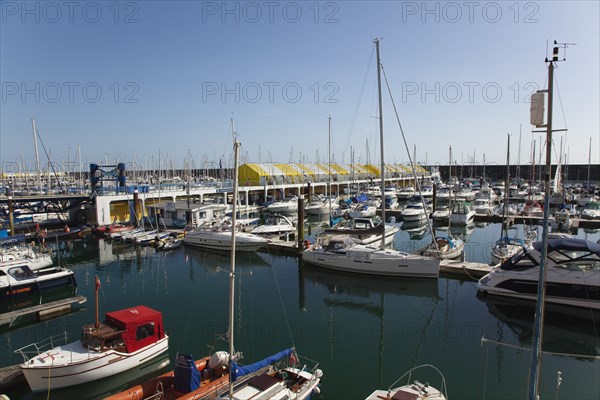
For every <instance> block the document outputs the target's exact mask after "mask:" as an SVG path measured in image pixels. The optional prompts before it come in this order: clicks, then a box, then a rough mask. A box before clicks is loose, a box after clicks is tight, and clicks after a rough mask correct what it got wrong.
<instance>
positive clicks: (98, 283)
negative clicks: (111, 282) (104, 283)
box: [96, 275, 101, 290]
mask: <svg viewBox="0 0 600 400" xmlns="http://www.w3.org/2000/svg"><path fill="white" fill-rule="evenodd" d="M100 286H101V285H100V279H98V275H96V290H98V289H100Z"/></svg>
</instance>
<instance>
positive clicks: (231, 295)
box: [227, 134, 240, 399]
mask: <svg viewBox="0 0 600 400" xmlns="http://www.w3.org/2000/svg"><path fill="white" fill-rule="evenodd" d="M239 149H240V142H238V141H237V140H236V138H235V134H234V136H233V204H232V209H231V265H230V268H229V332H228V335H227V336H228V338H229V366H230V368H231V363H232V362H233V359H234V354H235V349H234V346H233V324H234V322H235V320H234V306H235V231H236V227H235V226H236V223H237V221H236V214H237V197H238V196H237V193H238V154H239V151H240V150H239ZM230 374H231V372H230ZM229 399H233V381H232V380H231V379H229Z"/></svg>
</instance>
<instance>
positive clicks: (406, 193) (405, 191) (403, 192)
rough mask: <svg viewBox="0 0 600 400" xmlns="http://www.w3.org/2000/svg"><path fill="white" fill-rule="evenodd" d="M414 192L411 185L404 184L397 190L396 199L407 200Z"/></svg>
mask: <svg viewBox="0 0 600 400" xmlns="http://www.w3.org/2000/svg"><path fill="white" fill-rule="evenodd" d="M414 194H415V188H414V187H412V186H405V187H403V188H401V189H400V190H398V199H399V200H404V201H406V200H408V199H410V198H411V197H412V196H414Z"/></svg>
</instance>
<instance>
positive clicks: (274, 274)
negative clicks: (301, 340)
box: [271, 268, 296, 348]
mask: <svg viewBox="0 0 600 400" xmlns="http://www.w3.org/2000/svg"><path fill="white" fill-rule="evenodd" d="M271 270H272V271H273V276H274V277H275V286H277V293H278V294H279V301H280V302H281V308H282V309H283V317H284V318H285V325H286V327H287V330H288V334H289V335H290V340H291V342H292V347H294V348H296V343H294V336H293V335H292V329H291V328H290V321H289V319H288V316H287V312H286V311H285V305H284V304H283V296H282V295H281V288H280V287H279V280H278V279H277V273H276V272H275V268H271Z"/></svg>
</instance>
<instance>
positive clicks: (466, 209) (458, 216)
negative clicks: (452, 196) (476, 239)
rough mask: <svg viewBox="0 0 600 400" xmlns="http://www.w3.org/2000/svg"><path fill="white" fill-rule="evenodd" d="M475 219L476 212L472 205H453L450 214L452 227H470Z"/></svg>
mask: <svg viewBox="0 0 600 400" xmlns="http://www.w3.org/2000/svg"><path fill="white" fill-rule="evenodd" d="M474 219H475V211H474V210H473V209H472V208H471V203H467V202H460V203H454V204H453V205H452V212H451V213H450V225H468V224H469V223H471V222H473V220H474Z"/></svg>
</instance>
